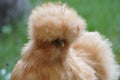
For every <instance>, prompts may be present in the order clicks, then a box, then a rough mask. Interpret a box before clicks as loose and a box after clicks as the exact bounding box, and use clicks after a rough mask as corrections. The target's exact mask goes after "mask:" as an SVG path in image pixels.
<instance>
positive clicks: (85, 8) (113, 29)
mask: <svg viewBox="0 0 120 80" xmlns="http://www.w3.org/2000/svg"><path fill="white" fill-rule="evenodd" d="M37 1H38V2H34V0H31V3H32V5H34V6H35V5H36V4H37V5H38V4H41V3H43V2H44V1H58V0H44V1H43V0H42V2H39V0H37ZM61 1H62V2H65V3H67V4H68V5H69V6H70V7H73V8H74V9H75V10H77V12H78V14H79V15H81V16H82V17H83V18H85V19H86V22H87V24H88V25H87V29H88V30H89V31H98V32H100V33H101V34H103V35H105V36H106V37H107V38H109V40H110V41H111V42H112V43H113V51H114V53H115V55H116V59H117V61H118V63H120V5H119V3H120V0H61ZM34 6H33V7H34ZM12 26H14V27H16V30H15V31H14V32H13V33H11V34H3V35H0V70H1V69H3V68H5V69H6V70H7V73H9V72H11V71H12V69H13V66H14V65H15V63H16V62H17V60H18V59H19V58H20V51H21V49H22V47H23V46H24V44H25V43H26V42H27V41H28V39H27V29H26V28H27V22H26V20H23V21H18V23H16V25H12ZM4 76H6V74H5V75H1V74H0V80H6V79H5V78H4ZM119 80H120V79H119Z"/></svg>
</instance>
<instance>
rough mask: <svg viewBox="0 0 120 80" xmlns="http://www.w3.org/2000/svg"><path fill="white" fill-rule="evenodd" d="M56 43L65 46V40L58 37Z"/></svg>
mask: <svg viewBox="0 0 120 80" xmlns="http://www.w3.org/2000/svg"><path fill="white" fill-rule="evenodd" d="M54 43H55V45H57V46H62V47H64V40H61V39H56V40H55V42H54Z"/></svg>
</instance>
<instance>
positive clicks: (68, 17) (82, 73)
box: [11, 3, 119, 80]
mask: <svg viewBox="0 0 120 80" xmlns="http://www.w3.org/2000/svg"><path fill="white" fill-rule="evenodd" d="M28 38H29V41H28V43H27V44H26V45H25V47H24V48H23V49H22V52H21V53H22V56H21V59H20V60H19V61H18V62H17V64H16V66H15V67H14V69H13V72H12V76H11V80H117V79H118V76H119V69H118V68H119V67H118V65H117V64H116V62H115V57H114V54H113V53H112V49H111V43H110V42H109V41H108V39H106V38H105V37H103V36H101V35H100V34H99V33H98V32H88V31H87V30H86V22H85V20H84V19H83V18H82V17H80V16H79V15H78V14H77V12H76V11H75V10H74V9H72V8H69V7H68V6H67V5H66V4H61V3H44V4H43V5H41V6H37V7H36V8H35V9H34V10H33V11H32V13H31V15H30V17H29V21H28Z"/></svg>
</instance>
